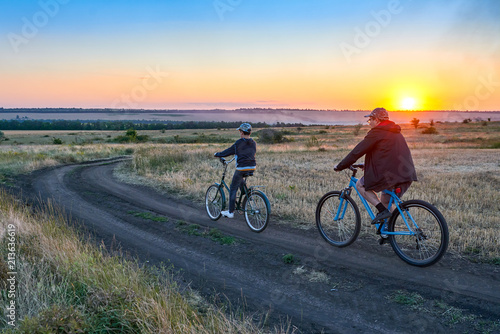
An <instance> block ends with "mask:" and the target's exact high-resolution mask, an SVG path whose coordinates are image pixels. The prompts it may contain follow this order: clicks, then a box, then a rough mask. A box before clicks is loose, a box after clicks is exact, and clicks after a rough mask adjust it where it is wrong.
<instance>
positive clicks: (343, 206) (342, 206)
mask: <svg viewBox="0 0 500 334" xmlns="http://www.w3.org/2000/svg"><path fill="white" fill-rule="evenodd" d="M350 194H351V188H350V187H348V188H345V189H343V190H342V191H341V192H340V196H339V199H340V203H339V206H338V207H337V212H336V213H335V217H334V218H333V220H334V221H337V220H339V219H340V220H341V219H344V216H345V212H346V210H347V205H348V204H349V203H348V202H347V201H346V200H345V198H346V196H349V195H350Z"/></svg>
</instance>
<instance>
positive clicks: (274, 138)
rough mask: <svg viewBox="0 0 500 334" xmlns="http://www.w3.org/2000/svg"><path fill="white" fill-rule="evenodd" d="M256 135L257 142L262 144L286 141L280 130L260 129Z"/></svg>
mask: <svg viewBox="0 0 500 334" xmlns="http://www.w3.org/2000/svg"><path fill="white" fill-rule="evenodd" d="M256 135H257V136H258V137H259V143H262V144H278V143H283V142H286V141H287V139H286V138H285V136H283V133H282V132H281V131H276V130H273V129H263V130H260V131H259V132H257V133H256Z"/></svg>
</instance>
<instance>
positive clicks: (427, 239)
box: [388, 200, 449, 267]
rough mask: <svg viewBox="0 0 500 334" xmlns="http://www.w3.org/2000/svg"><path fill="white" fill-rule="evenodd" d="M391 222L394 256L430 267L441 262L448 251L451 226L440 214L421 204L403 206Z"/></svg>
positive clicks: (410, 202) (428, 205)
mask: <svg viewBox="0 0 500 334" xmlns="http://www.w3.org/2000/svg"><path fill="white" fill-rule="evenodd" d="M400 208H401V212H402V213H401V212H400V211H399V210H396V211H395V212H394V213H393V215H392V217H391V220H390V222H389V226H388V230H389V232H399V233H401V234H397V235H393V234H391V235H389V241H390V243H391V246H392V249H393V250H394V252H395V253H396V254H397V255H398V256H399V257H400V258H401V259H402V260H403V261H405V262H407V263H409V264H411V265H414V266H418V267H426V266H430V265H432V264H434V263H436V262H437V261H439V260H440V259H441V257H442V256H443V255H444V253H445V252H446V249H447V248H448V241H449V240H448V238H449V237H448V225H447V224H446V220H445V219H444V217H443V215H442V214H441V212H439V210H438V209H436V207H434V206H433V205H432V204H430V203H427V202H424V201H421V200H410V201H406V202H403V204H401V206H400Z"/></svg>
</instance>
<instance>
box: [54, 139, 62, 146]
mask: <svg viewBox="0 0 500 334" xmlns="http://www.w3.org/2000/svg"><path fill="white" fill-rule="evenodd" d="M62 143H63V141H62V140H61V138H55V137H54V138H52V144H54V145H62Z"/></svg>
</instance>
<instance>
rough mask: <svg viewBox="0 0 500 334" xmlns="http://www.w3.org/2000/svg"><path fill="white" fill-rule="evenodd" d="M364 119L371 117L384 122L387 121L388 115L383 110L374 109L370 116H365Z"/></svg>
mask: <svg viewBox="0 0 500 334" xmlns="http://www.w3.org/2000/svg"><path fill="white" fill-rule="evenodd" d="M365 117H373V118H378V119H379V120H381V121H386V120H388V119H389V113H388V112H387V110H385V108H375V109H373V111H372V112H371V113H370V115H366V116H365Z"/></svg>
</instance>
